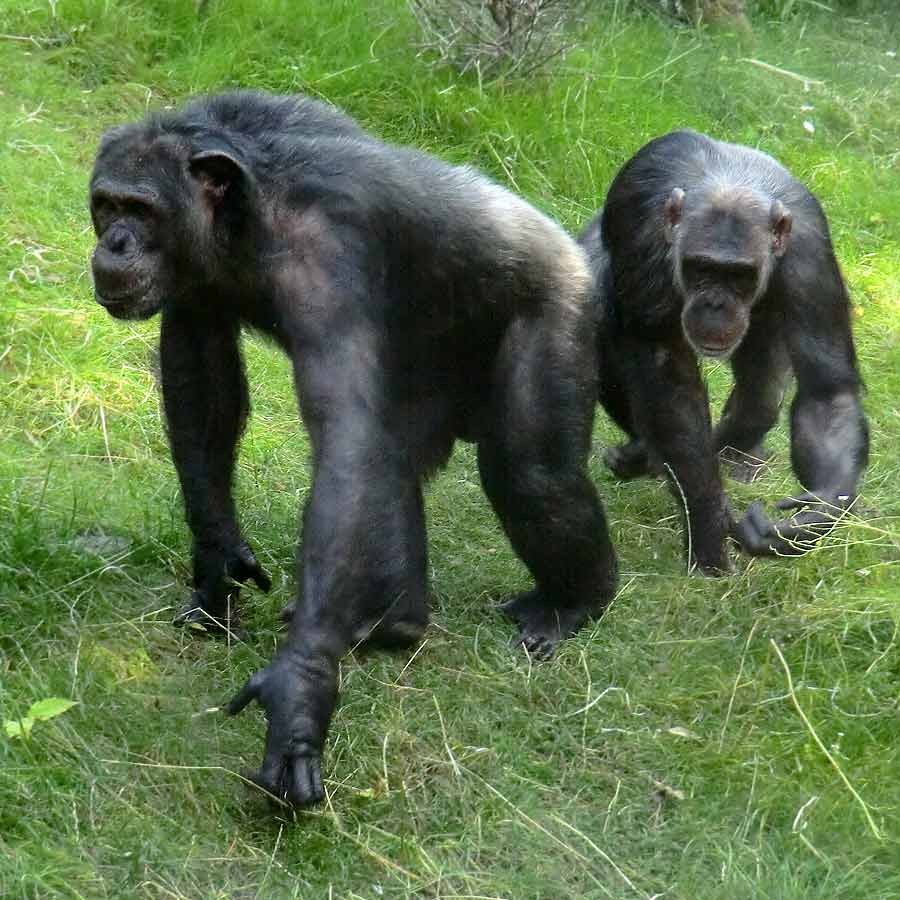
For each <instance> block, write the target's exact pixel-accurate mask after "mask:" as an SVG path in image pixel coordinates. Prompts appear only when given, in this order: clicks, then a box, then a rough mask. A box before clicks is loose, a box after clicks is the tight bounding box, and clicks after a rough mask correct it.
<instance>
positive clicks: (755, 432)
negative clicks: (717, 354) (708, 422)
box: [713, 304, 790, 482]
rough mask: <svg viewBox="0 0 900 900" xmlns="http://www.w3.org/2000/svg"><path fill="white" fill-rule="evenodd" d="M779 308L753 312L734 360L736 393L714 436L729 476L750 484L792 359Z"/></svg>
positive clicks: (765, 307) (763, 453) (768, 306)
mask: <svg viewBox="0 0 900 900" xmlns="http://www.w3.org/2000/svg"><path fill="white" fill-rule="evenodd" d="M783 330H784V326H783V317H782V315H781V310H780V309H779V308H777V304H764V305H763V306H762V307H761V308H758V309H756V310H754V313H753V320H752V323H751V325H750V329H749V331H748V332H747V334H746V336H745V337H744V339H743V341H741V343H740V345H739V346H738V348H737V350H736V351H735V353H734V355H733V356H732V358H731V369H732V372H733V373H734V389H733V390H732V392H731V394H730V395H729V397H728V400H727V401H726V403H725V407H724V409H723V410H722V417H721V419H720V420H719V423H718V425H716V428H715V430H714V432H713V442H714V444H715V447H716V450H717V451H718V452H719V453H720V454H721V457H722V460H723V462H725V463H726V464H727V465H729V467H730V469H731V475H732V477H733V478H735V479H737V480H739V481H747V482H749V481H752V480H753V479H754V478H755V477H756V475H757V474H758V473H759V469H760V467H761V465H762V462H763V460H765V458H766V456H767V451H766V450H765V448H764V447H763V439H764V438H765V436H766V434H767V433H768V432H769V430H770V429H771V428H772V426H773V425H774V424H775V422H776V421H777V419H778V413H779V410H780V408H781V401H782V399H783V397H784V390H785V385H786V383H787V380H788V376H789V375H790V359H789V356H788V353H787V347H786V346H785V342H784V334H783Z"/></svg>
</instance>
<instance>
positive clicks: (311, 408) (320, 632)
mask: <svg viewBox="0 0 900 900" xmlns="http://www.w3.org/2000/svg"><path fill="white" fill-rule="evenodd" d="M336 330H337V328H336V327H333V328H329V329H327V331H328V332H334V331H336ZM322 340H323V342H324V341H325V340H326V338H325V337H323V338H322ZM376 344H377V341H373V340H372V339H371V335H367V334H365V333H360V330H355V331H354V332H353V333H347V331H346V330H344V331H343V333H341V334H340V335H339V336H337V337H333V338H332V339H331V342H330V343H328V345H327V349H325V344H324V343H323V344H322V345H321V346H320V348H319V352H315V351H313V350H310V349H305V350H304V351H303V352H302V354H299V355H300V356H301V357H302V358H301V359H299V360H295V364H296V367H297V371H298V377H297V381H298V389H299V393H300V396H301V406H302V409H303V415H304V421H305V423H306V425H307V427H308V428H309V430H310V436H311V438H312V443H313V453H314V459H315V476H314V480H313V489H312V494H311V496H310V499H309V501H308V504H307V507H306V510H305V512H304V520H303V552H302V556H303V562H302V574H303V588H302V591H301V592H300V596H299V597H298V600H297V603H296V608H295V612H294V616H293V620H292V623H291V627H290V632H289V635H288V637H287V639H286V640H285V641H284V642H283V643H282V644H281V646H280V647H279V649H278V651H277V653H276V655H275V657H274V659H273V660H272V662H271V663H270V664H269V665H268V666H267V667H266V668H265V669H263V670H261V671H259V672H257V673H256V674H255V675H253V676H252V677H251V679H250V680H249V681H248V682H247V684H246V685H245V686H244V688H243V689H242V690H241V691H240V692H239V693H238V695H237V696H236V697H235V698H234V699H233V700H232V701H231V703H230V704H229V707H228V708H229V712H231V713H232V714H235V713H238V712H240V710H241V709H243V707H244V706H246V705H247V704H248V703H249V702H250V701H251V700H257V701H258V702H259V703H260V705H261V706H262V707H263V708H264V709H265V711H266V715H267V718H268V723H269V724H268V729H267V732H266V751H265V756H264V759H263V762H262V766H261V767H260V769H259V770H258V771H257V772H256V773H254V774H253V775H252V776H251V778H252V779H253V780H254V781H255V782H256V783H257V784H259V785H260V786H261V787H263V788H264V789H265V790H267V791H268V792H269V793H271V794H273V795H275V796H276V797H279V798H283V799H286V800H287V801H289V802H290V803H292V804H293V805H295V806H299V807H303V806H309V805H311V804H313V803H316V802H318V801H320V800H322V799H323V797H324V791H323V786H322V777H321V762H320V759H321V754H322V749H323V746H324V743H325V735H326V732H327V729H328V724H329V722H330V720H331V716H332V712H333V710H334V705H335V702H336V697H337V676H338V662H339V660H340V658H341V656H343V655H344V654H345V653H346V652H347V651H348V650H349V649H350V648H351V647H352V646H353V645H354V644H355V643H357V642H360V641H362V640H365V639H366V638H367V637H368V636H369V635H370V634H371V633H372V632H373V631H374V630H375V629H377V628H378V627H379V625H380V624H381V623H382V622H383V621H384V619H385V618H386V617H391V616H393V615H394V607H395V606H396V605H398V604H399V605H402V606H405V607H406V608H411V606H414V605H415V604H421V606H422V607H424V594H425V571H426V565H425V525H424V519H423V514H422V504H421V495H420V488H419V483H418V480H417V478H416V475H415V473H414V471H413V469H412V467H411V465H410V460H409V454H408V453H407V449H406V447H405V446H404V444H403V440H402V436H401V434H398V433H397V432H396V431H395V430H394V428H393V427H392V426H391V424H390V423H391V415H390V413H391V407H390V397H389V396H388V394H389V390H388V386H387V385H386V384H385V378H384V376H383V374H382V367H381V365H380V363H379V353H378V349H377V346H376ZM426 615H427V614H426V613H425V612H424V609H423V610H422V615H421V617H420V621H421V623H422V624H421V627H422V628H424V621H425V616H426Z"/></svg>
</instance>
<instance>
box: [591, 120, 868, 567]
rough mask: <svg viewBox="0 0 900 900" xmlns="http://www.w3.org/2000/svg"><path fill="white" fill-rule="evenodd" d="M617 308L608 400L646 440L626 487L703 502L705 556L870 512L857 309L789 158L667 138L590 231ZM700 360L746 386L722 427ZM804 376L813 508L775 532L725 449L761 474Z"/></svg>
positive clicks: (802, 453) (810, 535)
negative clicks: (733, 480) (732, 498)
mask: <svg viewBox="0 0 900 900" xmlns="http://www.w3.org/2000/svg"><path fill="white" fill-rule="evenodd" d="M581 243H582V244H583V246H584V247H585V248H586V249H587V251H588V255H589V257H590V259H591V264H592V269H593V270H594V273H595V279H596V280H595V290H596V293H597V300H598V303H599V309H598V313H599V316H600V320H601V321H600V329H599V332H598V344H599V346H600V347H602V349H603V353H602V355H601V357H600V400H601V402H602V404H603V406H604V407H605V408H606V410H607V411H608V412H609V414H610V415H611V416H612V418H613V419H614V420H615V421H616V423H617V424H618V425H619V426H620V427H621V428H622V429H623V430H624V431H626V432H627V433H628V435H629V436H630V438H631V440H630V441H629V442H628V443H626V444H624V445H623V446H621V447H617V448H614V449H611V450H609V451H608V452H607V455H606V462H607V464H608V465H609V467H610V468H611V469H612V471H613V472H615V473H616V474H617V475H619V476H620V477H622V478H631V477H634V476H636V475H641V474H645V473H647V472H655V473H657V474H662V473H665V474H667V475H668V476H669V477H670V478H671V479H672V480H673V481H674V482H677V483H676V484H674V485H673V488H674V490H675V492H676V493H677V495H678V497H679V499H680V500H682V501H683V503H684V505H685V506H686V507H687V542H688V545H689V547H690V561H691V563H696V564H697V565H698V566H699V567H700V568H701V569H702V570H703V571H707V572H715V571H726V570H728V569H729V560H728V556H727V552H726V547H725V537H726V534H727V533H728V532H729V530H732V531H733V534H734V536H735V537H736V538H737V540H738V541H739V543H740V544H741V545H742V546H743V547H744V548H745V549H746V550H747V551H749V552H750V553H752V554H758V555H764V554H775V553H778V554H794V553H798V552H802V551H803V550H804V549H806V548H807V547H809V546H810V544H811V542H812V541H814V540H815V539H816V537H818V536H819V535H820V534H821V533H822V532H823V531H827V529H828V526H829V524H831V523H833V521H834V515H835V513H836V512H839V511H840V510H842V509H846V507H847V506H848V505H849V504H850V503H851V502H852V501H853V499H854V498H855V495H856V486H857V481H858V479H859V476H860V473H861V472H862V470H863V469H864V467H865V465H866V462H867V457H868V427H867V424H866V419H865V416H864V414H863V411H862V408H861V406H860V401H859V394H860V388H861V380H860V376H859V373H858V372H857V367H856V357H855V353H854V349H853V338H852V335H851V332H850V317H849V300H848V296H847V291H846V288H845V286H844V282H843V280H842V278H841V273H840V270H839V269H838V264H837V262H836V260H835V257H834V250H833V249H832V246H831V239H830V237H829V234H828V224H827V222H826V220H825V216H824V214H823V212H822V209H821V207H820V206H819V203H818V201H817V200H816V198H815V197H814V196H813V195H812V194H811V193H810V192H809V191H808V190H807V189H806V188H805V187H804V186H803V185H802V184H801V183H800V182H799V181H797V180H796V179H795V178H794V177H793V176H792V175H791V174H790V173H789V172H788V171H787V170H786V169H784V168H783V167H782V166H781V165H779V164H778V163H777V162H775V160H773V159H772V158H771V157H769V156H767V155H765V154H764V153H760V152H758V151H756V150H752V149H750V148H748V147H741V146H736V145H734V144H725V143H722V142H720V141H715V140H713V139H711V138H709V137H706V136H705V135H702V134H697V133H695V132H692V131H676V132H673V133H671V134H667V135H665V136H663V137H660V138H657V139H656V140H654V141H651V142H650V143H649V144H647V145H646V146H645V147H644V148H643V149H641V150H640V151H639V152H638V153H637V154H636V155H635V156H634V157H633V158H632V159H631V160H630V161H629V162H628V163H626V165H625V166H624V167H623V168H622V170H621V171H620V172H619V173H618V175H617V176H616V178H615V179H614V181H613V183H612V186H611V187H610V190H609V195H608V197H607V199H606V206H605V207H604V209H603V210H602V212H601V213H600V214H599V215H598V216H597V217H596V218H595V219H594V220H593V221H592V222H591V223H590V224H589V225H588V227H587V229H586V230H585V232H584V234H583V235H582V236H581ZM698 356H707V357H712V358H714V359H729V360H730V362H731V367H732V370H733V373H734V389H733V391H732V393H731V396H730V397H729V398H728V401H727V402H726V404H725V408H724V411H723V414H722V418H721V421H720V422H719V424H718V425H717V426H716V427H715V429H713V428H712V426H711V422H710V414H709V402H708V398H707V394H706V389H705V386H704V384H703V381H702V379H701V376H700V371H699V366H698V362H697V357H698ZM791 369H793V371H794V373H795V375H796V379H797V394H796V399H795V400H794V402H793V406H792V408H791V461H792V463H793V468H794V472H795V473H796V475H797V477H798V478H799V480H800V482H801V483H802V485H803V487H804V488H805V489H806V491H805V492H804V493H802V494H801V495H800V496H798V497H794V498H790V499H789V500H787V501H783V502H782V503H780V504H779V506H780V508H782V509H792V508H799V507H805V508H804V510H803V511H802V512H799V513H797V514H796V515H795V516H794V517H793V518H792V519H787V520H784V521H781V522H778V523H775V524H773V523H772V522H771V521H770V520H769V519H768V517H767V516H766V515H765V513H764V512H763V509H762V506H761V504H759V503H754V504H753V505H752V506H751V507H750V509H749V510H748V512H747V514H746V515H745V516H744V518H743V519H742V520H741V521H740V522H737V523H733V522H732V519H731V513H730V511H729V508H728V503H727V500H726V498H725V495H724V493H723V491H722V484H721V479H720V475H719V466H718V454H719V453H720V452H721V453H722V454H723V456H724V457H725V458H726V459H728V460H730V462H731V463H732V465H733V466H734V471H735V474H736V475H737V477H739V478H743V479H745V480H750V479H751V478H752V476H753V474H754V472H755V471H757V470H758V466H759V464H760V462H761V460H762V459H764V458H765V455H766V454H765V451H764V450H763V448H762V440H763V437H764V436H765V434H766V433H767V432H768V431H769V429H770V428H771V427H772V425H773V424H774V423H775V421H776V419H777V417H778V411H779V407H780V405H781V401H782V396H783V394H784V390H785V385H786V381H787V377H788V375H789V372H790V370H791Z"/></svg>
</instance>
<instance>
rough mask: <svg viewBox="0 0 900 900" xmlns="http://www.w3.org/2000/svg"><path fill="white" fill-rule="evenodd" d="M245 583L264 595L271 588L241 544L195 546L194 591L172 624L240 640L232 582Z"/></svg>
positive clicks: (241, 631) (235, 590)
mask: <svg viewBox="0 0 900 900" xmlns="http://www.w3.org/2000/svg"><path fill="white" fill-rule="evenodd" d="M248 580H250V581H253V582H254V583H255V584H256V586H257V587H258V588H259V589H260V590H261V591H264V592H266V593H268V591H269V588H271V586H272V579H271V578H270V577H269V575H268V573H267V572H266V571H265V570H264V569H263V568H262V566H260V564H259V563H258V562H257V560H256V557H255V556H254V555H253V551H252V550H251V549H250V547H249V546H248V545H247V543H246V542H245V541H242V540H237V541H235V542H232V543H230V544H227V545H223V544H221V543H215V544H199V543H198V544H197V546H196V547H195V549H194V588H195V590H194V592H193V593H192V594H191V599H190V601H189V602H188V604H187V606H186V607H185V608H184V609H183V610H182V611H181V613H180V614H179V615H178V616H177V617H176V618H175V624H176V625H186V626H191V627H199V628H202V629H203V630H204V631H207V632H209V633H210V634H218V635H223V634H224V635H230V636H231V637H237V638H239V639H241V640H243V639H244V638H245V637H246V632H245V631H244V629H243V628H242V627H241V624H240V618H239V609H238V603H239V600H240V588H239V587H237V586H236V585H235V584H234V582H238V583H240V584H243V583H245V582H246V581H248Z"/></svg>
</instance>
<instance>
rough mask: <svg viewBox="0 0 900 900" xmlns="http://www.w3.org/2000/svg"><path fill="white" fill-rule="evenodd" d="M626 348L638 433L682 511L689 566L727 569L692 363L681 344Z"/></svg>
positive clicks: (713, 465) (725, 519)
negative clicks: (634, 396)
mask: <svg viewBox="0 0 900 900" xmlns="http://www.w3.org/2000/svg"><path fill="white" fill-rule="evenodd" d="M626 349H627V352H628V353H629V357H630V359H631V360H632V363H631V365H632V366H633V376H632V377H633V379H634V383H635V385H636V387H637V392H636V400H637V403H636V408H635V411H634V412H635V419H636V423H637V428H638V433H639V434H640V436H641V437H643V438H644V440H645V442H646V444H647V448H648V451H649V454H650V463H651V465H652V466H653V467H654V469H656V470H659V469H662V470H663V471H665V473H666V474H667V475H668V477H669V479H670V484H671V486H672V489H673V493H674V495H675V497H676V499H677V502H678V503H679V504H680V505H682V506H683V507H684V513H685V516H686V524H687V528H686V534H685V542H686V544H687V545H688V547H689V548H690V563H691V564H696V565H697V566H698V567H699V568H700V569H701V570H702V571H704V572H708V573H715V572H726V571H729V570H730V568H731V566H730V563H729V560H728V553H727V549H726V546H725V538H726V536H727V534H728V531H729V527H730V521H731V520H730V515H729V511H728V504H727V500H726V498H725V495H724V493H723V491H722V482H721V477H720V475H719V462H718V457H717V455H716V450H715V447H714V445H713V437H712V428H711V422H710V416H709V400H708V397H707V394H706V389H705V387H704V385H703V382H702V380H701V378H700V372H699V368H698V366H697V363H696V360H695V358H694V356H693V354H692V353H691V352H690V350H689V348H687V347H686V346H684V344H683V343H682V342H680V341H673V342H670V343H666V344H656V343H650V342H647V341H638V340H632V341H629V342H628V347H627V348H626Z"/></svg>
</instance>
